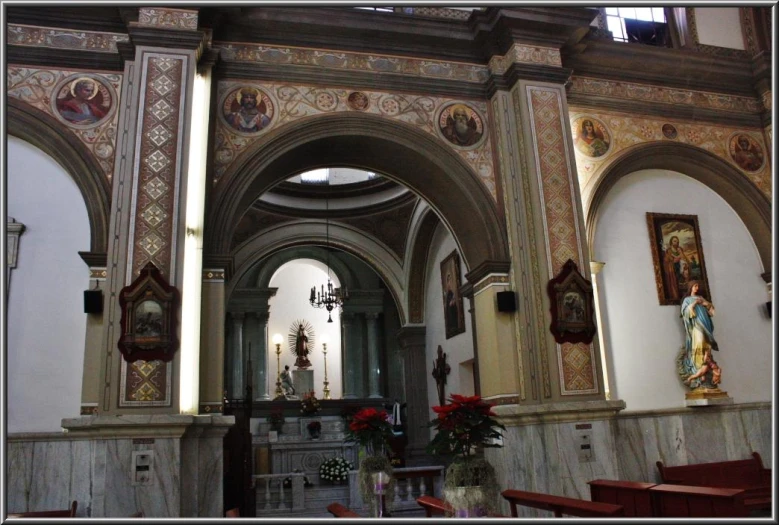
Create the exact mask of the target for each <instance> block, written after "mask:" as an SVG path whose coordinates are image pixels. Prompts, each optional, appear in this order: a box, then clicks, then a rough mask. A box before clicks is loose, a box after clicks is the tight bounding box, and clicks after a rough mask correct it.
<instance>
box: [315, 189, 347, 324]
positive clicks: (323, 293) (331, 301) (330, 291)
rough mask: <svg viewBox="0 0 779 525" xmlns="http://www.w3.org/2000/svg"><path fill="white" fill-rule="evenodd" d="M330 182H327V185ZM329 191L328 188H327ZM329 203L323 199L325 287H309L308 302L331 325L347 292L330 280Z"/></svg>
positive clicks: (344, 288)
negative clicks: (325, 255)
mask: <svg viewBox="0 0 779 525" xmlns="http://www.w3.org/2000/svg"><path fill="white" fill-rule="evenodd" d="M329 184H330V182H329V181H328V185H329ZM328 191H329V188H328ZM329 211H330V203H329V199H325V250H326V253H327V286H325V285H324V284H323V285H320V288H319V290H318V291H317V289H316V286H312V287H311V296H310V297H309V298H308V301H309V302H310V303H311V306H313V307H314V308H325V309H326V310H327V322H328V323H332V322H333V317H332V315H331V312H332V311H333V309H334V308H339V307H341V306H343V304H344V301H345V300H347V299H349V290H348V289H347V288H346V285H344V286H343V287H342V288H334V287H333V282H332V281H331V280H330V217H329Z"/></svg>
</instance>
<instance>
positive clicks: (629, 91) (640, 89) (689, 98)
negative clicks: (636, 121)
mask: <svg viewBox="0 0 779 525" xmlns="http://www.w3.org/2000/svg"><path fill="white" fill-rule="evenodd" d="M569 93H570V94H582V95H600V96H604V97H611V98H622V99H626V100H639V101H642V102H656V103H660V104H674V105H680V106H695V107H698V108H703V109H712V110H717V111H733V112H737V113H748V114H760V113H762V111H763V103H762V102H761V101H760V100H759V99H757V98H754V97H739V96H736V95H723V94H720V93H707V92H704V91H692V90H687V89H673V88H663V87H658V86H651V85H648V84H635V83H631V82H616V81H611V80H600V79H595V78H588V77H576V76H574V77H573V78H572V79H571V86H570V89H569Z"/></svg>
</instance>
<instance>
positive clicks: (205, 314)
mask: <svg viewBox="0 0 779 525" xmlns="http://www.w3.org/2000/svg"><path fill="white" fill-rule="evenodd" d="M227 267H229V264H225V263H224V262H220V261H209V260H206V261H205V265H204V268H203V289H202V292H201V297H202V299H201V303H202V306H201V308H202V309H201V321H200V410H199V411H200V413H201V414H211V413H215V412H222V400H223V399H224V391H225V377H224V370H225V368H224V367H225V339H226V334H225V323H224V319H225V315H226V313H225V279H226V276H227Z"/></svg>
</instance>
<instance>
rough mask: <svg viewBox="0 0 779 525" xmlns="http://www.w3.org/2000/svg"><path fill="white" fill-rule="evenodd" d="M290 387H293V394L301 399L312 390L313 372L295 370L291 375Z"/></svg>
mask: <svg viewBox="0 0 779 525" xmlns="http://www.w3.org/2000/svg"><path fill="white" fill-rule="evenodd" d="M292 385H293V386H294V387H295V394H297V395H298V397H300V399H303V396H304V395H305V394H307V393H308V392H311V391H312V390H314V371H313V370H295V371H294V372H293V373H292Z"/></svg>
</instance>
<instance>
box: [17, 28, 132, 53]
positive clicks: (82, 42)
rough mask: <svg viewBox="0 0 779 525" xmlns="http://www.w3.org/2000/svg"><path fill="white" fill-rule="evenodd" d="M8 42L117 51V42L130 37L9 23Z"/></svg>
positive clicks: (119, 34)
mask: <svg viewBox="0 0 779 525" xmlns="http://www.w3.org/2000/svg"><path fill="white" fill-rule="evenodd" d="M6 31H7V32H6V34H7V37H8V43H9V44H11V45H16V46H29V47H48V48H52V49H74V50H80V51H94V52H97V53H117V49H116V44H117V42H129V41H130V37H129V36H128V35H123V34H121V33H104V32H98V31H75V30H73V29H60V28H52V27H36V26H28V25H23V24H8V26H7V27H6Z"/></svg>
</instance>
